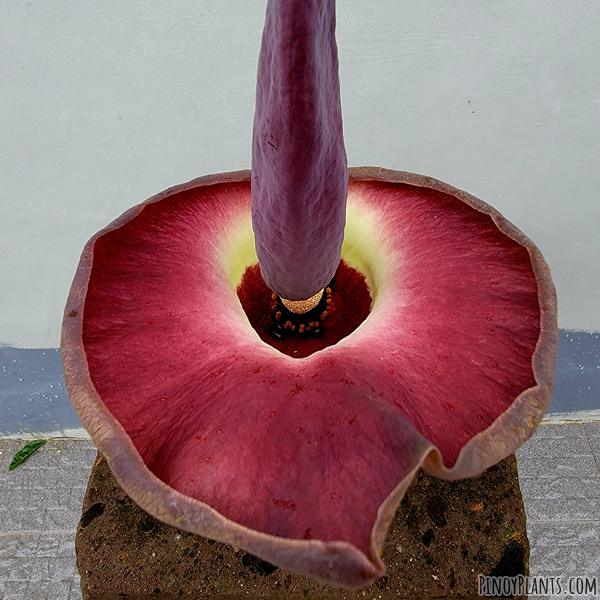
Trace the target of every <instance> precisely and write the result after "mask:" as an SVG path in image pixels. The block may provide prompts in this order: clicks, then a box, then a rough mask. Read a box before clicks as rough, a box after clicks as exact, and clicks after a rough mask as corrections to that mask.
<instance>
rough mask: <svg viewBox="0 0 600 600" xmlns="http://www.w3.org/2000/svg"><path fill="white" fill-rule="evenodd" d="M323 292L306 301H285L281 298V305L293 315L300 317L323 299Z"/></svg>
mask: <svg viewBox="0 0 600 600" xmlns="http://www.w3.org/2000/svg"><path fill="white" fill-rule="evenodd" d="M323 291H324V290H321V291H320V292H317V293H316V294H315V295H314V296H311V297H310V298H307V299H306V300H286V299H285V298H281V303H282V304H283V305H284V306H285V307H286V308H287V309H288V310H289V311H290V312H293V313H296V314H297V315H302V314H304V313H307V312H310V311H311V310H312V309H313V308H314V307H315V306H317V304H319V302H320V301H321V298H322V297H323Z"/></svg>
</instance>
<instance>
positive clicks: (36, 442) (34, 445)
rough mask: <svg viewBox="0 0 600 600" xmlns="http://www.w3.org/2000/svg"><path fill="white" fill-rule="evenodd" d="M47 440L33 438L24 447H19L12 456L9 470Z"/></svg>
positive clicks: (14, 467)
mask: <svg viewBox="0 0 600 600" xmlns="http://www.w3.org/2000/svg"><path fill="white" fill-rule="evenodd" d="M47 441H48V440H33V442H29V444H27V445H26V446H25V447H23V448H21V450H19V451H18V452H17V453H16V454H15V455H14V457H13V459H12V462H11V463H10V467H8V470H9V471H12V470H13V469H16V468H17V467H18V466H19V465H20V464H21V463H22V462H23V461H24V460H25V459H26V458H29V457H30V456H31V455H32V454H33V453H34V452H35V451H36V450H37V449H38V448H39V447H40V446H43V445H44V444H45V443H46V442H47Z"/></svg>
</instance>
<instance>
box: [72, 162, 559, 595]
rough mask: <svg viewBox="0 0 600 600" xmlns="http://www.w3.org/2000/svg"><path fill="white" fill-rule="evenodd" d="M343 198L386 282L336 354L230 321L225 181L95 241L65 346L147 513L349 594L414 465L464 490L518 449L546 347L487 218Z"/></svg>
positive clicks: (505, 236)
mask: <svg viewBox="0 0 600 600" xmlns="http://www.w3.org/2000/svg"><path fill="white" fill-rule="evenodd" d="M349 197H350V200H351V201H352V202H356V203H357V205H360V206H361V207H363V208H364V210H367V211H369V214H371V215H372V216H373V218H375V219H377V228H378V232H379V233H380V234H381V236H382V238H381V239H382V242H381V243H382V247H381V250H382V252H384V254H385V255H386V257H388V259H389V260H387V266H386V267H385V268H386V269H388V271H389V269H390V268H391V267H390V265H392V267H394V269H395V268H396V266H397V269H396V270H393V271H389V272H387V274H385V277H384V279H385V289H380V290H379V294H381V295H382V297H385V298H386V300H385V301H382V302H381V303H380V305H378V306H376V308H375V309H374V310H373V312H372V313H371V314H370V315H369V316H368V317H367V319H366V320H365V321H364V322H363V323H362V324H361V325H360V327H359V328H358V329H357V330H356V331H355V332H353V333H351V334H350V335H348V336H347V337H346V338H344V339H343V340H341V341H340V342H338V343H337V344H336V345H334V346H331V347H329V348H326V349H324V350H322V351H319V352H315V353H314V354H312V355H311V356H309V357H307V358H304V359H299V360H298V359H293V358H290V357H289V356H286V355H284V354H281V353H279V352H277V351H276V350H275V349H274V348H272V347H270V346H269V345H268V344H265V343H264V342H262V341H261V340H260V339H259V338H258V336H257V334H256V333H255V332H254V331H253V330H252V329H251V327H250V325H249V323H248V321H247V319H246V318H245V316H244V313H243V311H242V309H241V307H240V305H239V302H238V300H237V296H236V290H235V289H233V286H232V285H231V283H230V282H229V280H228V279H227V276H226V274H225V272H224V268H223V263H222V256H223V244H226V243H227V232H228V231H230V230H231V227H232V225H233V224H234V223H236V222H239V219H240V218H247V216H248V215H249V212H250V184H249V173H248V172H242V173H230V174H224V175H216V176H210V177H205V178H202V179H199V180H195V181H193V182H190V183H189V184H185V185H182V186H179V187H177V188H173V189H171V190H168V191H167V192H164V193H162V194H159V195H158V196H156V197H154V198H152V199H151V200H149V201H148V202H147V203H145V204H144V205H140V206H138V207H136V208H133V209H131V210H130V211H128V212H127V213H125V215H123V216H122V217H121V218H120V219H118V220H117V221H115V222H114V223H113V224H112V225H110V226H109V227H108V228H106V229H105V230H103V231H101V232H100V233H99V234H97V235H96V236H94V238H92V240H90V242H89V243H88V244H87V245H86V248H85V249H84V252H83V255H82V259H81V262H80V265H79V268H78V271H77V275H76V277H75V280H74V282H73V286H72V289H71V294H70V296H69V300H68V303H67V307H66V312H65V319H64V325H63V338H62V343H61V347H62V353H63V361H64V364H65V377H66V382H67V389H68V391H69V395H70V397H71V399H72V401H73V404H74V405H75V407H76V409H77V411H78V414H79V416H80V418H81V421H82V423H83V425H84V427H85V428H86V429H87V430H88V432H89V433H90V435H91V437H92V439H93V441H94V443H95V444H96V445H97V446H98V448H99V450H100V451H101V452H102V453H103V454H104V456H105V457H106V459H107V462H108V464H109V465H110V467H111V470H112V471H113V473H114V474H115V476H116V477H117V479H118V481H119V483H120V484H121V486H122V487H123V489H125V490H126V491H127V493H128V494H129V495H130V496H131V497H132V498H133V499H134V500H135V501H136V502H137V503H138V504H139V505H140V506H141V507H142V508H143V509H144V510H146V511H147V512H149V513H150V514H152V515H154V516H155V517H157V518H159V519H161V520H163V521H165V522H167V523H169V524H172V525H175V526H177V527H180V528H182V529H185V530H187V531H192V532H194V533H198V534H200V535H204V536H206V537H210V538H212V539H216V540H219V541H224V542H227V543H230V544H233V545H234V546H238V547H240V548H243V549H245V550H247V551H249V552H251V553H253V554H256V555H257V556H260V557H261V558H263V559H264V560H267V561H269V562H271V563H273V564H275V565H278V566H280V567H283V568H286V569H289V570H293V571H296V572H298V573H302V574H305V575H310V576H312V577H316V578H319V579H322V580H325V581H329V582H332V583H337V584H339V585H344V586H347V587H360V586H362V585H366V584H368V583H369V582H370V581H372V579H373V578H375V577H377V576H379V575H381V574H382V573H383V572H384V571H383V565H382V563H381V560H380V558H379V550H380V549H381V547H382V545H383V540H384V536H385V533H386V531H387V527H388V525H389V523H390V520H391V518H392V516H393V514H394V511H395V510H396V508H397V506H398V503H399V501H400V499H401V497H402V495H403V493H404V491H405V490H406V487H407V486H408V484H409V482H410V480H411V478H412V477H413V475H414V474H415V473H416V471H417V469H418V468H419V466H420V465H422V466H424V467H425V468H426V469H427V470H429V471H430V472H431V473H433V474H435V475H437V476H440V477H443V478H449V479H456V478H461V477H469V476H473V475H476V474H478V473H480V472H482V471H483V470H484V469H486V468H487V467H489V466H491V465H493V464H495V463H497V462H498V461H499V460H501V459H502V458H504V457H506V456H508V455H509V454H511V453H513V452H514V451H515V449H516V448H518V447H519V446H520V445H521V444H522V443H523V442H524V441H525V440H526V439H528V438H529V437H530V436H531V435H532V433H533V431H534V430H535V427H536V425H537V424H538V422H539V421H540V419H541V418H542V415H543V414H544V412H545V410H546V408H547V406H548V404H549V402H550V399H551V395H552V376H553V368H554V361H555V357H556V331H557V330H556V301H555V295H554V288H553V286H552V282H551V279H550V275H549V272H548V268H547V266H546V264H545V262H544V260H543V258H542V257H541V255H540V253H539V251H538V250H537V248H536V247H535V246H534V245H533V244H532V243H531V242H530V241H529V240H528V239H527V238H526V237H525V236H524V235H523V234H522V233H521V232H519V231H518V230H517V229H516V228H515V227H514V226H512V225H511V224H510V223H508V222H507V221H506V220H505V219H503V217H502V216H501V215H499V213H497V212H496V211H495V210H494V209H492V208H491V207H489V206H487V205H486V204H484V203H483V202H481V201H479V200H477V199H475V198H473V197H472V196H469V195H468V194H466V193H464V192H461V191H459V190H456V189H455V188H452V187H451V186H448V185H446V184H443V183H441V182H438V181H436V180H433V179H430V178H425V177H421V176H417V175H411V174H407V173H398V172H393V171H383V170H380V169H374V168H365V169H353V170H351V171H350V196H349ZM374 243H375V242H374ZM442 257H443V259H444V260H443V261H442ZM382 285H383V284H382ZM457 290H458V292H457ZM433 291H435V294H433V293H432V292H433ZM467 292H468V293H467ZM457 293H458V295H457ZM458 299H460V302H459V301H458Z"/></svg>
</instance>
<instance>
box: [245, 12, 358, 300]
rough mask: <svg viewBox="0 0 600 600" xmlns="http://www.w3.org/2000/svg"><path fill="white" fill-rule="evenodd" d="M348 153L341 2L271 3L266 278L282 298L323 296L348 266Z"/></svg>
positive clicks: (258, 140) (262, 257)
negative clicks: (344, 260) (343, 253)
mask: <svg viewBox="0 0 600 600" xmlns="http://www.w3.org/2000/svg"><path fill="white" fill-rule="evenodd" d="M346 169H347V162H346V151H345V149H344V139H343V132H342V109H341V103H340V84H339V77H338V58H337V47H336V43H335V1H334V0H301V1H300V2H298V1H297V0H269V3H268V5H267V15H266V20H265V28H264V33H263V38H262V46H261V51H260V57H259V63H258V79H257V85H256V113H255V116H254V133H253V139H252V224H253V228H254V234H255V238H256V252H257V254H258V262H259V264H260V269H261V273H262V276H263V279H264V281H265V283H266V284H267V286H268V287H269V288H270V289H271V290H273V291H274V292H275V293H277V294H278V295H280V296H281V297H282V298H287V299H289V300H304V299H305V298H309V297H311V296H313V295H314V294H316V293H317V292H319V291H320V290H322V289H323V288H324V287H325V286H326V285H327V284H328V283H329V282H330V281H331V279H332V277H333V275H334V274H335V272H336V269H337V267H338V265H339V262H340V249H341V247H342V241H343V238H344V224H345V214H346V192H347V188H348V173H347V170H346Z"/></svg>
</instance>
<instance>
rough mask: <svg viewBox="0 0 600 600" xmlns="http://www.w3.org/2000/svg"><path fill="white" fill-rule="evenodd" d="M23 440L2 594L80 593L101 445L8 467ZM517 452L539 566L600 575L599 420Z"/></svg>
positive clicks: (541, 435)
mask: <svg viewBox="0 0 600 600" xmlns="http://www.w3.org/2000/svg"><path fill="white" fill-rule="evenodd" d="M23 444H24V442H23V441H22V440H15V439H0V490H1V491H0V600H81V592H80V589H79V576H78V573H77V569H76V566H75V552H74V537H75V530H76V527H77V522H78V520H79V517H80V513H81V504H82V500H83V496H84V493H85V488H86V484H87V479H88V476H89V473H90V469H91V466H92V463H93V460H94V457H95V455H96V450H95V448H94V446H93V445H92V443H91V442H90V441H89V440H75V439H53V440H51V441H49V442H48V443H47V444H46V445H45V446H43V447H42V448H41V449H40V450H38V451H37V452H36V453H35V454H34V455H32V456H31V457H30V458H29V459H28V460H27V461H26V462H25V463H23V464H22V465H21V466H20V467H18V468H17V469H15V470H14V471H12V472H10V473H9V472H8V465H9V463H10V461H11V459H12V457H13V455H14V453H15V452H16V451H17V450H19V449H20V448H21V447H22V446H23ZM517 458H518V464H519V474H520V480H521V488H522V490H523V496H524V499H525V508H526V512H527V519H528V534H529V539H530V543H531V575H535V576H542V575H545V576H555V577H561V582H562V585H563V586H564V585H565V583H566V582H567V581H568V579H569V577H585V576H587V577H600V468H599V466H600V423H585V424H581V423H580V424H564V425H555V424H548V425H542V426H541V427H540V428H539V429H538V431H537V432H536V435H535V436H534V438H533V439H532V440H530V441H529V442H528V443H527V444H526V445H525V446H524V447H523V448H522V449H521V450H520V451H519V452H518V454H517ZM599 583H600V582H599ZM565 591H568V590H565ZM530 597H531V598H534V597H537V598H547V597H549V596H548V595H547V594H541V595H537V596H535V595H531V596H530ZM561 597H562V598H570V597H577V598H584V597H586V598H587V597H600V589H598V590H597V596H590V595H580V596H576V595H568V594H567V595H561Z"/></svg>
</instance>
